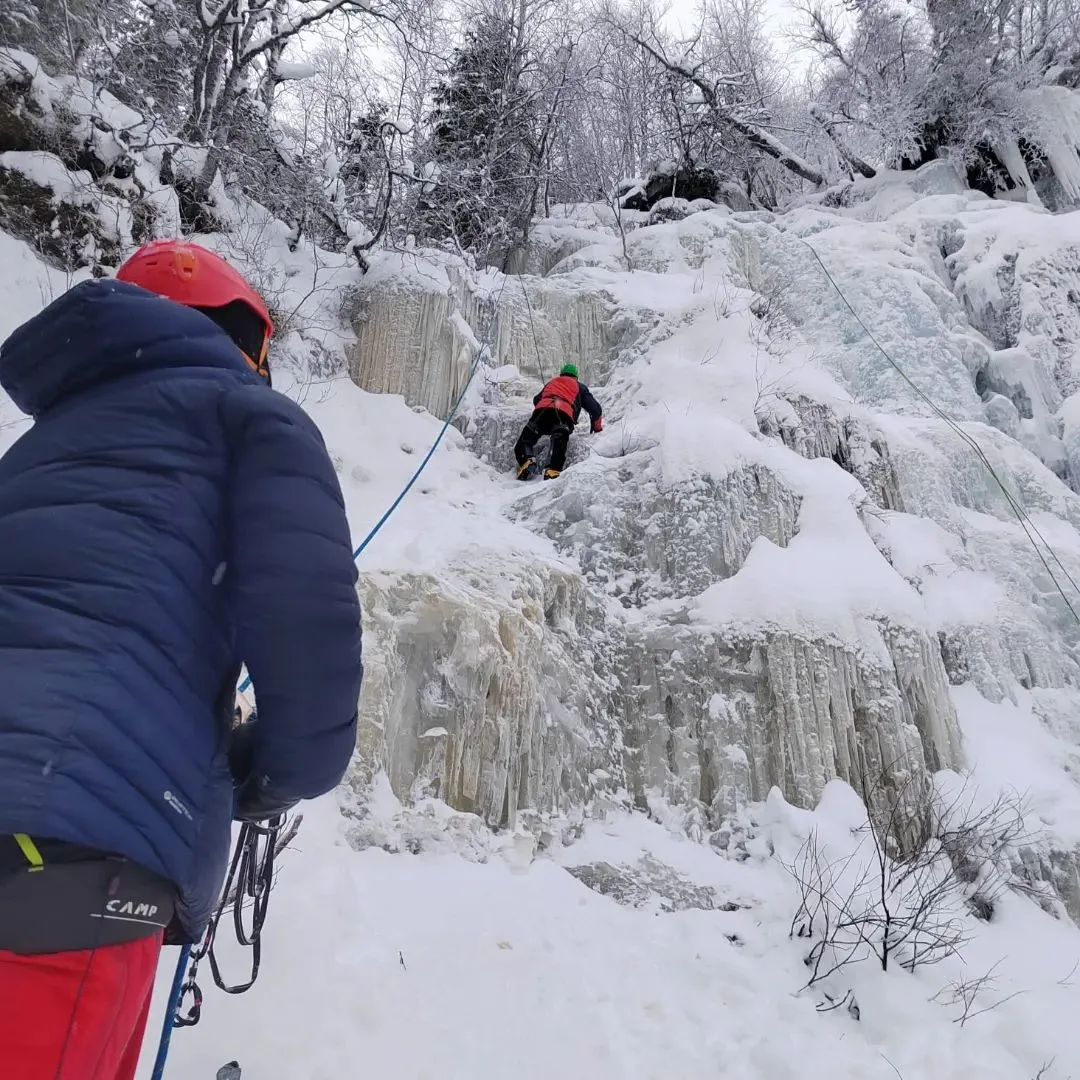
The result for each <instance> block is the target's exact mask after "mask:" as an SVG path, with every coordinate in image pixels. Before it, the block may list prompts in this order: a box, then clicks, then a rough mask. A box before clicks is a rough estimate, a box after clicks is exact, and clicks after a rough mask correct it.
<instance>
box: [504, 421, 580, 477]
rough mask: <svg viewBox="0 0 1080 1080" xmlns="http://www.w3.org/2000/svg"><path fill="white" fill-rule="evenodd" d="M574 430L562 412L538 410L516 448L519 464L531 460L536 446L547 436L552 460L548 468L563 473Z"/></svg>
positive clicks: (524, 430) (521, 435)
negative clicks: (549, 440)
mask: <svg viewBox="0 0 1080 1080" xmlns="http://www.w3.org/2000/svg"><path fill="white" fill-rule="evenodd" d="M573 430H574V423H573V421H572V420H571V419H570V417H569V416H567V415H566V413H564V412H562V411H561V410H559V409H552V408H544V409H537V410H536V411H535V412H534V413H533V414H532V416H530V417H529V422H528V423H527V424H526V425H525V426H524V427H523V428H522V429H521V434H520V435H519V436H518V441H517V443H516V444H515V446H514V457H515V458H517V463H518V464H519V465H521V464H522V463H523V462H524V461H526V460H527V459H528V458H531V457H532V456H533V451H534V450H535V449H536V444H537V443H538V442H539V441H540V439H541V438H542V437H543V436H544V435H547V436H549V437H550V438H551V460H550V461H549V462H548V464H547V467H548V468H549V469H555V470H557V471H558V472H562V468H563V466H564V465H565V464H566V447H567V445H568V444H569V442H570V433H571V432H572V431H573Z"/></svg>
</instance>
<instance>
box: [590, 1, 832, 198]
mask: <svg viewBox="0 0 1080 1080" xmlns="http://www.w3.org/2000/svg"><path fill="white" fill-rule="evenodd" d="M609 22H610V23H611V25H612V26H613V27H614V28H615V29H616V30H618V31H619V32H620V33H621V34H622V35H623V36H624V37H626V38H627V39H628V40H629V41H632V42H634V44H635V45H637V46H639V47H640V48H642V49H644V50H645V51H646V52H647V53H648V54H649V55H650V56H651V57H652V58H653V59H654V60H655V61H656V62H657V63H658V64H660V65H662V66H663V67H664V68H665V69H666V70H668V71H670V72H671V73H672V74H673V75H678V76H679V77H680V78H682V79H685V80H686V81H687V82H689V83H691V84H692V85H693V86H695V87H696V88H697V90H698V91H699V92H700V94H701V99H702V101H703V102H704V104H705V105H706V107H707V108H708V110H709V112H710V113H712V115H713V116H714V117H715V118H716V120H717V121H718V122H719V123H720V124H722V125H725V126H727V127H729V128H731V129H732V130H734V131H736V132H738V134H740V135H741V136H742V137H743V138H744V139H745V140H746V141H747V142H748V143H749V144H750V145H751V146H753V147H754V148H755V149H756V150H760V151H761V152H762V153H763V154H767V155H768V156H769V157H771V158H775V159H776V160H777V161H778V162H780V164H781V165H783V166H784V168H786V169H788V170H789V171H790V172H793V173H794V174H795V175H796V176H799V177H801V178H802V179H803V180H809V181H810V183H812V184H816V185H818V186H821V185H823V184H824V183H825V177H824V175H823V174H822V173H821V171H820V170H819V169H816V168H814V166H813V165H811V164H810V162H808V161H807V160H806V159H805V158H803V157H801V156H800V155H799V154H797V153H796V152H795V151H794V150H792V149H791V148H790V147H788V146H786V145H785V144H784V143H782V142H781V141H780V140H779V139H777V138H776V136H774V135H772V134H771V133H770V132H768V131H766V130H765V128H763V127H762V126H761V125H760V124H755V123H753V122H752V121H750V120H748V119H746V118H745V117H744V116H741V115H739V113H737V112H735V111H734V110H733V109H731V108H729V107H728V106H727V105H725V104H724V102H723V101H721V99H720V95H719V94H718V92H717V91H718V90H719V88H720V87H722V86H726V85H730V84H733V83H734V84H737V83H738V82H739V81H740V80H739V79H738V77H737V76H735V75H726V76H722V77H720V78H718V79H715V80H713V81H711V82H710V81H709V80H708V79H706V78H705V77H704V76H703V74H702V65H701V64H696V65H694V66H693V67H691V66H690V64H689V63H688V62H687V61H674V60H669V59H668V57H667V56H666V54H665V53H664V51H663V49H662V48H661V47H659V46H657V45H654V44H653V43H651V42H650V41H648V40H646V39H645V38H643V37H642V36H641V35H640V34H638V33H635V32H634V31H633V30H631V29H629V28H628V27H626V26H625V25H623V24H622V23H621V22H619V21H618V20H617V19H615V18H611V17H609Z"/></svg>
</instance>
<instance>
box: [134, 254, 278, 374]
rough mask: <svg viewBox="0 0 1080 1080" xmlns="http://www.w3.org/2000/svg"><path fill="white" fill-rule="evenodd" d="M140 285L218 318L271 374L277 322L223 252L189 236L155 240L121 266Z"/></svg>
mask: <svg viewBox="0 0 1080 1080" xmlns="http://www.w3.org/2000/svg"><path fill="white" fill-rule="evenodd" d="M116 276H117V279H118V280H120V281H126V282H129V283H130V284H132V285H138V286H140V287H141V288H143V289H146V290H148V291H149V292H152V293H157V294H158V296H164V297H166V298H167V299H169V300H173V301H175V302H176V303H177V304H183V305H184V306H185V307H192V308H197V309H198V310H199V311H201V312H203V314H204V315H207V316H209V317H210V318H211V319H213V320H214V322H216V323H217V324H218V325H219V326H220V327H221V328H222V329H223V330H224V331H225V332H226V333H227V334H228V335H229V336H230V337H231V338H232V339H233V341H234V342H235V343H236V346H237V348H238V349H240V351H241V352H242V353H243V354H244V358H245V359H246V360H247V362H248V363H249V364H250V365H251V366H252V367H253V368H254V369H255V370H256V371H257V372H258V373H259V374H260V375H262V376H264V377H268V376H269V367H268V365H267V359H266V357H267V352H268V350H269V347H270V335H271V334H273V332H274V324H273V321H272V320H271V318H270V312H269V311H268V310H267V307H266V304H265V303H264V302H263V298H262V297H261V296H260V295H259V294H258V293H257V292H256V291H255V290H254V289H253V288H252V287H251V286H250V285H249V284H248V283H247V281H245V280H244V278H243V277H242V276H241V275H240V274H239V273H238V272H237V271H236V269H235V268H234V267H232V266H230V265H229V263H227V262H226V261H225V260H224V259H223V258H222V257H221V256H220V255H218V254H216V253H215V252H213V251H210V250H209V249H208V248H204V247H200V246H199V245H198V244H192V243H190V242H189V241H187V240H154V241H152V242H151V243H149V244H146V245H144V246H143V247H141V248H139V250H138V251H136V252H135V254H134V255H132V256H131V257H130V258H129V259H127V260H126V261H125V262H124V264H123V265H122V266H121V267H120V269H119V270H117V271H116Z"/></svg>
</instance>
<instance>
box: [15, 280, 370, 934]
mask: <svg viewBox="0 0 1080 1080" xmlns="http://www.w3.org/2000/svg"><path fill="white" fill-rule="evenodd" d="M0 383H2V384H3V387H4V389H5V390H6V391H7V392H8V394H9V395H10V396H11V398H12V400H13V401H14V402H15V404H16V405H18V406H19V408H21V409H22V410H23V411H24V412H27V413H29V414H30V415H31V416H33V417H34V419H35V421H36V423H35V424H34V426H33V427H32V428H31V429H30V430H29V431H27V432H26V434H24V435H23V436H22V438H21V439H19V441H18V442H17V443H16V444H15V445H14V446H13V447H12V448H11V449H10V450H9V451H8V452H7V453H6V454H5V455H4V456H3V458H2V459H0V835H5V834H10V833H14V832H25V833H29V834H30V835H31V836H35V835H36V836H39V837H43V838H45V837H49V838H53V839H56V840H61V841H67V842H69V843H73V844H80V845H86V846H89V847H92V848H95V849H99V850H102V851H106V852H111V853H115V854H119V855H123V856H126V857H127V858H129V859H131V860H133V861H135V862H137V863H139V864H141V865H142V866H144V867H146V868H147V869H149V870H151V871H152V872H154V873H157V874H160V875H162V876H163V877H166V878H168V879H169V880H171V881H173V882H175V883H176V885H177V887H178V893H179V896H178V908H177V913H178V915H179V917H180V922H181V924H182V926H183V928H184V930H186V931H187V933H188V934H189V935H190V936H191V937H193V938H195V937H198V936H199V935H200V934H201V932H202V930H203V928H204V927H205V925H206V922H207V918H208V916H209V913H210V911H211V909H212V907H213V904H214V901H215V900H216V898H217V894H218V890H219V888H220V886H221V881H222V878H223V876H224V870H225V864H226V861H227V856H228V847H229V826H230V821H231V819H232V816H233V808H234V807H233V797H234V794H233V782H232V778H231V776H230V773H229V766H228V761H227V751H228V742H229V723H230V720H231V717H232V705H233V687H234V685H235V683H234V680H235V678H236V676H237V674H238V669H239V665H240V664H241V663H242V662H243V663H246V664H247V666H248V669H249V671H250V673H251V676H252V680H253V684H254V687H255V693H256V695H257V699H258V706H259V725H258V738H257V740H256V741H255V745H254V747H253V751H252V752H253V755H254V757H253V770H254V773H255V774H256V776H257V778H258V782H259V783H260V785H261V787H262V788H263V789H264V790H263V792H262V794H263V796H264V797H265V799H266V800H268V801H269V802H270V803H273V802H274V801H280V802H282V803H288V802H292V801H296V800H299V799H304V798H313V797H315V796H317V795H321V794H323V793H324V792H326V791H328V790H330V789H331V788H332V787H334V785H335V784H337V783H338V781H339V780H340V779H341V776H342V774H343V772H344V770H345V768H346V766H347V764H348V761H349V757H350V755H351V753H352V750H353V748H354V746H355V741H356V709H357V698H358V696H359V691H360V679H361V663H360V609H359V602H358V599H357V595H356V588H355V585H356V570H355V568H354V565H353V560H352V552H351V546H350V538H349V529H348V524H347V521H346V518H345V511H344V506H343V502H342V497H341V490H340V488H339V485H338V482H337V477H336V476H335V474H334V469H333V466H332V464H331V462H330V459H329V457H328V455H327V452H326V448H325V446H324V445H323V441H322V438H321V436H320V434H319V431H318V429H317V428H316V427H315V425H314V424H313V423H312V421H311V420H310V419H309V418H308V417H307V415H306V414H305V413H304V411H303V410H302V409H301V408H300V407H299V406H298V405H296V404H294V403H293V402H292V401H290V400H289V399H288V398H286V397H284V396H283V395H281V394H278V393H276V392H275V391H273V390H271V389H269V388H268V387H267V386H265V385H264V384H263V383H262V382H261V380H260V379H259V377H258V376H257V375H256V374H255V373H254V372H253V371H251V369H250V368H249V367H248V366H247V364H246V363H245V361H244V359H243V356H242V355H241V354H240V352H239V351H238V349H237V348H236V347H235V346H234V345H233V343H232V341H231V340H230V339H229V338H228V337H227V336H226V334H225V333H224V332H223V331H222V330H220V329H218V327H217V326H216V325H215V324H214V323H213V322H211V321H210V319H208V318H207V317H206V316H204V315H202V314H201V313H199V312H198V311H194V310H192V309H189V308H185V307H181V306H180V305H178V304H174V303H172V302H171V301H169V300H164V299H162V298H160V297H158V296H155V295H153V294H152V293H149V292H146V291H144V290H143V289H140V288H137V287H135V286H133V285H127V284H124V283H121V282H115V281H95V282H87V283H85V284H82V285H79V286H77V287H75V288H74V289H72V290H70V291H69V292H67V293H66V294H65V295H63V296H62V297H60V298H59V299H58V300H56V301H54V302H53V303H52V304H50V305H49V306H48V307H47V308H46V309H45V310H44V311H43V312H41V313H40V314H39V315H37V316H36V317H35V318H33V319H31V320H30V322H28V323H26V324H25V325H24V326H22V327H21V328H20V329H18V330H16V331H15V333H14V334H12V335H11V337H10V338H9V339H8V340H7V341H6V342H5V343H4V345H3V346H2V347H0Z"/></svg>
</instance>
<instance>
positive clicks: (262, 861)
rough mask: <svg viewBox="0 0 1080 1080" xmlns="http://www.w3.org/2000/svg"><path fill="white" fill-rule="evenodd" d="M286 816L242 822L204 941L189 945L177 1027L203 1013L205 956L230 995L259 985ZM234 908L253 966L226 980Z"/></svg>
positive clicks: (239, 936)
mask: <svg viewBox="0 0 1080 1080" xmlns="http://www.w3.org/2000/svg"><path fill="white" fill-rule="evenodd" d="M284 820H285V819H284V818H283V817H276V818H273V819H272V820H271V821H270V822H269V823H267V824H265V825H260V824H255V823H254V822H245V823H244V825H243V826H242V827H241V829H240V836H239V837H238V839H237V842H236V851H235V852H234V853H233V857H232V863H231V864H230V866H229V873H228V876H227V877H226V879H225V887H224V888H223V889H222V892H221V901H220V902H219V904H218V907H217V910H216V911H215V912H214V915H213V917H212V918H211V920H210V925H209V926H208V927H207V929H206V934H205V935H204V937H203V939H202V941H201V942H200V943H199V944H198V945H197V946H196V947H195V948H193V949H192V950H191V959H190V964H189V966H188V970H187V975H186V977H185V979H184V982H183V985H182V987H181V990H180V1000H179V1001H178V1002H177V1007H176V1014H175V1017H174V1019H173V1026H174V1027H194V1026H195V1025H196V1024H197V1023H198V1022H199V1019H200V1017H201V1016H202V1003H203V995H202V990H201V989H200V987H199V984H198V981H197V976H198V972H199V962H200V961H201V960H202V959H203V958H204V957H206V958H208V959H209V961H210V973H211V975H212V976H213V979H214V983H215V985H216V986H217V987H218V989H220V990H224V991H225V993H226V994H242V993H244V991H245V990H250V989H251V987H252V986H254V985H255V980H256V979H257V978H258V977H259V961H260V959H261V956H262V928H263V923H264V922H265V921H266V909H267V906H268V905H269V903H270V890H271V888H272V887H273V884H274V856H275V854H276V848H277V843H278V835H279V833H280V831H281V827H282V824H283V823H284ZM230 908H231V910H232V924H233V931H234V933H235V935H236V940H237V942H238V943H239V944H240V945H241V946H243V947H244V948H249V949H251V971H250V973H249V975H248V978H247V981H245V982H238V983H235V984H230V983H227V982H226V981H225V979H224V978H223V977H222V974H221V967H220V965H219V963H218V958H217V953H216V944H217V935H218V930H219V929H220V927H221V920H222V918H223V916H224V915H225V913H226V912H227V911H228V910H229V909H230ZM246 908H250V920H249V925H245V909H246ZM189 997H190V999H191V1004H190V1006H188V1007H187V1009H186V1011H185V1008H184V1004H185V1002H186V1001H187V999H188V998H189Z"/></svg>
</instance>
